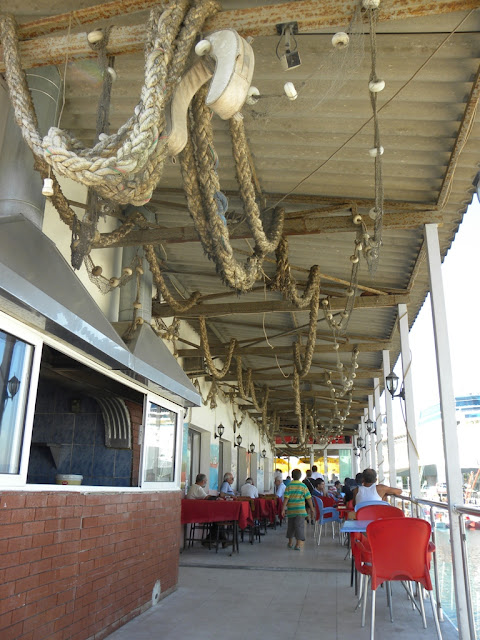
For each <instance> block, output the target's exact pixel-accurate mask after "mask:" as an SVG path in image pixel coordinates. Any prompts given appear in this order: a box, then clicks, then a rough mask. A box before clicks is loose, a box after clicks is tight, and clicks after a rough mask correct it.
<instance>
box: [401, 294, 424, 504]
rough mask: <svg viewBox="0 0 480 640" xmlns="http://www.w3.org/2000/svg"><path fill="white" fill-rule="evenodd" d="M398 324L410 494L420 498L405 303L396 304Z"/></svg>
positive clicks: (410, 358)
mask: <svg viewBox="0 0 480 640" xmlns="http://www.w3.org/2000/svg"><path fill="white" fill-rule="evenodd" d="M398 326H399V329H400V344H401V350H402V370H403V387H404V389H405V416H406V425H405V426H406V429H407V448H408V461H409V467H410V494H411V496H412V497H415V498H420V474H419V470H418V447H417V429H416V425H415V406H414V403H413V380H412V357H411V354H410V343H409V336H408V311H407V305H406V304H399V305H398Z"/></svg>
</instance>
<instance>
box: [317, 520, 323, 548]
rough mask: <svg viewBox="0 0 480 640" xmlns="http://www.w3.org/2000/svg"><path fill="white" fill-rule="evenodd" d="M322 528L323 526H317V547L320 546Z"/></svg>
mask: <svg viewBox="0 0 480 640" xmlns="http://www.w3.org/2000/svg"><path fill="white" fill-rule="evenodd" d="M322 527H323V524H320V525H319V526H318V538H317V545H318V546H320V540H321V538H322Z"/></svg>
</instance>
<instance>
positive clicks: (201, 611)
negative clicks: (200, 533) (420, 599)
mask: <svg viewBox="0 0 480 640" xmlns="http://www.w3.org/2000/svg"><path fill="white" fill-rule="evenodd" d="M285 530H286V528H285V525H284V526H283V528H280V527H277V529H276V530H273V529H269V530H268V533H267V535H265V536H262V540H261V543H258V542H255V544H253V545H250V544H249V543H248V542H243V543H240V553H239V554H235V555H233V556H230V555H229V554H230V549H228V548H227V549H219V551H218V553H215V551H214V550H211V551H209V550H208V549H206V548H204V547H202V546H201V545H197V546H195V547H194V548H190V549H186V550H185V551H184V552H183V553H182V554H181V555H180V571H179V582H178V589H177V590H176V591H175V592H174V593H173V594H171V595H170V596H168V597H166V598H165V599H164V600H161V601H160V602H159V603H158V604H157V605H156V606H154V607H152V608H151V609H149V610H148V611H146V612H145V613H144V614H142V615H141V616H138V617H137V618H135V619H134V620H132V621H131V622H129V623H128V624H126V625H125V626H124V627H122V628H121V629H119V630H117V631H116V632H114V633H113V634H111V635H110V636H108V640H152V639H154V638H155V639H156V638H161V639H162V640H179V639H181V638H195V640H204V639H205V640H210V639H211V638H215V637H221V638H222V640H237V639H238V640H245V639H246V638H249V640H257V639H259V640H260V639H261V640H307V639H308V640H310V638H315V637H319V636H320V635H321V636H322V637H324V638H328V640H335V639H337V640H348V639H349V638H355V640H368V639H369V637H370V628H369V627H370V617H369V613H370V609H369V605H370V599H369V601H368V605H367V623H366V626H365V628H363V629H362V628H361V626H360V611H359V610H357V611H354V609H355V603H356V599H355V596H354V592H353V589H352V588H351V587H350V560H349V559H348V558H345V555H346V552H347V550H346V548H345V547H343V546H341V545H340V544H339V543H338V538H335V540H332V537H331V530H330V527H328V530H327V532H326V533H327V535H326V536H325V535H324V537H323V538H322V542H321V545H320V546H317V544H316V543H315V542H314V540H313V527H310V526H307V541H306V543H305V548H304V550H303V551H300V552H299V551H294V550H290V549H287V546H286V539H285ZM393 592H394V601H393V610H394V622H393V623H391V622H390V616H389V613H388V608H387V605H386V598H385V591H384V590H383V589H379V591H378V595H377V616H376V634H375V638H376V639H377V640H385V639H386V638H390V637H393V638H395V639H396V640H397V639H398V640H410V639H411V640H414V639H415V640H417V638H422V639H425V640H430V639H433V638H436V637H437V636H436V632H435V627H434V625H433V620H432V613H431V607H430V602H429V600H426V601H425V610H426V614H427V624H428V628H427V629H423V628H422V621H421V618H420V615H419V614H418V613H416V612H415V611H413V610H412V607H411V605H410V604H409V603H408V601H407V598H406V594H405V592H404V590H403V588H402V587H401V585H400V584H398V583H397V584H394V585H393ZM441 629H442V634H443V638H444V640H453V639H458V633H457V631H456V630H455V629H454V627H453V626H452V624H451V623H450V621H449V620H448V619H445V621H444V622H442V623H441Z"/></svg>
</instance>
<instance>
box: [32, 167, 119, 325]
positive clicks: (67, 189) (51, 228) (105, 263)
mask: <svg viewBox="0 0 480 640" xmlns="http://www.w3.org/2000/svg"><path fill="white" fill-rule="evenodd" d="M59 183H60V186H61V188H62V191H63V193H64V195H65V197H66V198H67V199H68V200H74V201H75V202H86V200H87V188H86V187H84V186H83V185H81V184H78V183H77V182H74V181H73V180H68V179H66V178H60V179H59ZM73 209H74V211H75V213H76V214H77V215H78V216H79V218H80V219H81V218H82V217H83V215H84V213H85V210H84V209H80V208H75V207H73ZM115 228H116V220H115V219H114V218H112V217H107V220H106V222H105V221H104V220H103V218H101V219H100V222H99V227H98V230H99V231H100V233H102V232H108V231H112V230H113V229H115ZM43 232H44V233H45V235H47V236H48V237H49V238H50V239H51V240H53V242H55V244H56V245H57V248H58V250H59V251H60V252H61V254H62V255H63V256H64V258H65V260H66V261H67V263H68V264H70V242H71V232H70V229H69V228H68V227H67V225H66V224H65V223H64V222H62V220H61V219H60V216H59V215H58V213H57V211H56V210H55V208H54V207H53V205H52V204H51V202H50V201H49V200H48V199H47V202H46V205H45V215H44V220H43ZM91 256H92V260H93V261H94V262H95V264H99V265H100V266H101V267H102V268H103V275H104V276H105V277H106V278H111V277H113V276H116V277H119V276H120V272H121V258H122V250H121V249H97V250H93V251H92V253H91ZM75 273H76V274H77V276H78V277H79V279H80V281H81V282H82V284H83V285H84V286H85V288H86V289H87V291H88V292H89V294H90V295H91V296H92V298H93V299H94V300H95V302H96V303H97V304H98V306H99V307H100V309H101V310H102V312H103V313H104V314H105V316H106V317H107V318H108V319H109V320H110V322H115V321H116V320H117V319H118V298H119V291H118V290H117V291H114V292H112V293H109V294H107V295H104V294H102V293H101V292H100V291H99V289H98V288H97V287H96V286H95V285H94V284H93V283H92V282H91V281H90V279H89V277H88V275H87V271H86V269H85V267H84V266H83V265H82V267H81V269H79V270H78V271H76V272H75Z"/></svg>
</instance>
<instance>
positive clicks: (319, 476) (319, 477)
mask: <svg viewBox="0 0 480 640" xmlns="http://www.w3.org/2000/svg"><path fill="white" fill-rule="evenodd" d="M310 478H311V480H325V478H324V477H323V476H322V474H321V473H319V472H318V467H317V465H315V464H314V465H313V467H312V475H311V476H310Z"/></svg>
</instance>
